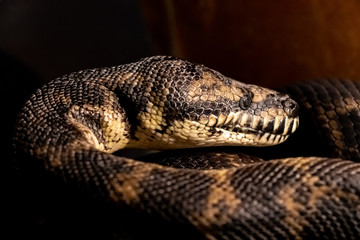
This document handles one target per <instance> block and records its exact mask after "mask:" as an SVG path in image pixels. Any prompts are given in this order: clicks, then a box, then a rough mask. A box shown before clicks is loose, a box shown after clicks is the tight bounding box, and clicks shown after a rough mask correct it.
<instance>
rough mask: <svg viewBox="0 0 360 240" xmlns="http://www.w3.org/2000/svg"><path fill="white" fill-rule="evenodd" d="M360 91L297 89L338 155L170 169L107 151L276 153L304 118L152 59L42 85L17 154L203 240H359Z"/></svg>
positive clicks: (175, 62) (244, 87)
mask: <svg viewBox="0 0 360 240" xmlns="http://www.w3.org/2000/svg"><path fill="white" fill-rule="evenodd" d="M359 89H360V86H359V84H357V83H355V82H350V81H340V80H337V81H335V80H334V81H324V82H323V83H319V82H315V83H312V84H303V85H297V86H295V87H293V88H291V92H292V94H293V96H295V97H298V102H299V104H301V106H302V107H303V108H302V109H305V110H306V109H307V110H310V112H312V114H313V115H315V116H316V117H317V118H318V119H319V120H318V121H317V122H318V125H317V128H318V129H324V132H325V134H324V136H327V137H328V138H329V139H330V140H328V141H329V143H330V145H331V149H335V151H334V152H335V153H336V154H337V156H336V157H339V158H325V157H297V158H286V159H274V160H270V161H262V160H261V159H252V160H251V161H247V160H246V161H245V160H244V159H241V155H239V154H235V155H236V156H235V155H234V154H233V155H231V157H227V156H228V155H217V156H218V158H220V160H221V159H222V158H223V159H224V161H226V164H225V165H226V168H224V167H223V166H220V167H219V166H218V165H219V161H217V162H216V164H215V165H216V166H215V165H214V164H213V162H212V161H211V160H210V159H208V158H207V157H205V158H204V157H203V158H204V161H205V162H206V164H205V165H206V166H205V165H204V164H203V165H202V166H201V167H197V165H201V164H200V163H198V162H197V161H199V162H200V160H199V159H201V158H200V157H199V158H197V157H194V156H193V157H192V158H195V164H194V163H193V165H196V166H195V168H198V169H189V168H186V167H184V166H180V167H171V166H164V165H160V164H156V163H149V162H142V161H137V160H134V159H130V158H125V157H121V156H116V155H113V154H112V153H113V152H115V151H117V150H119V149H123V148H149V149H162V150H164V149H176V148H184V149H186V148H194V147H209V146H224V145H225V146H226V145H229V146H244V145H250V146H270V145H275V144H279V143H281V142H283V141H285V140H286V139H287V138H288V137H289V135H290V134H291V133H293V132H294V131H295V130H296V129H297V127H298V125H299V118H298V112H299V109H298V105H297V103H296V102H295V101H293V100H292V99H291V98H290V97H289V96H288V95H286V94H282V93H279V92H276V91H273V90H269V89H266V88H261V87H258V86H255V85H248V84H243V83H240V82H237V81H235V80H232V79H230V78H228V77H225V76H223V75H221V74H220V73H218V72H216V71H214V70H212V69H209V68H207V67H205V66H203V65H198V64H193V63H190V62H188V61H185V60H181V59H177V58H173V57H166V56H155V57H149V58H145V59H142V60H140V61H138V62H135V63H131V64H126V65H121V66H117V67H110V68H99V69H91V70H84V71H80V72H76V73H72V74H69V75H66V76H63V77H60V78H58V79H55V80H53V81H51V82H50V83H48V84H46V85H44V86H43V87H42V88H41V89H39V90H37V91H36V92H35V93H34V94H33V95H32V97H31V98H30V99H29V100H28V101H27V102H26V104H25V105H24V107H23V109H22V110H21V112H20V114H19V118H18V122H17V128H16V134H15V149H16V152H17V155H18V156H19V158H21V159H23V160H22V161H25V162H26V161H32V162H31V164H34V165H40V166H42V168H44V169H45V170H46V171H47V172H50V173H51V174H52V175H55V176H57V177H58V178H61V179H63V181H64V182H66V183H68V184H69V185H76V186H77V187H79V188H82V189H86V190H87V191H89V192H90V193H91V194H92V195H95V196H98V197H101V198H104V199H107V200H108V201H110V202H112V203H115V204H116V205H117V206H118V207H120V209H127V210H128V211H130V212H131V213H132V212H134V214H136V213H137V212H144V213H145V214H146V215H147V216H153V217H154V218H157V219H159V218H160V219H165V221H166V222H169V223H171V224H174V225H175V226H176V228H175V229H178V230H179V231H183V229H187V228H189V229H192V230H194V232H197V233H198V234H199V235H201V236H202V237H203V238H209V239H257V238H258V239H271V238H272V239H279V238H305V239H309V238H329V239H330V238H347V239H358V237H359V235H360V165H359V164H358V163H355V162H353V161H357V160H358V159H359V154H358V153H359V147H358V142H359V136H360V135H359V134H360V131H358V130H359V128H358V125H357V124H358V122H359V119H360V115H359V101H360V94H359ZM214 155H216V154H214ZM234 156H235V157H234ZM145 158H146V157H145ZM185 158H186V157H185ZM340 158H342V159H349V160H353V161H349V160H342V159H340ZM201 161H202V160H201ZM166 165H171V163H167V164H166ZM220 165H221V164H220ZM204 166H205V167H204ZM209 166H210V167H209ZM193 167H194V166H193ZM204 168H205V169H204ZM120 212H121V211H120ZM119 228H121V226H119ZM174 235H176V233H174Z"/></svg>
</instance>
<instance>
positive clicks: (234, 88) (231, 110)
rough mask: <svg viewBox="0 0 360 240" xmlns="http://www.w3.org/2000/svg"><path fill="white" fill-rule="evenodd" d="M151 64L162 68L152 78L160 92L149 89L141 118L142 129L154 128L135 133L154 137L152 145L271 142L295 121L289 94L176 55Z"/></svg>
mask: <svg viewBox="0 0 360 240" xmlns="http://www.w3.org/2000/svg"><path fill="white" fill-rule="evenodd" d="M148 69H151V68H149V67H148ZM152 69H157V70H156V71H158V72H160V73H162V72H165V71H166V74H160V75H161V76H158V77H157V79H158V81H156V82H153V83H152V89H157V90H158V91H157V93H155V92H152V93H151V94H152V99H154V101H153V100H151V99H150V101H149V102H148V103H147V106H146V108H144V109H147V110H146V111H148V113H147V117H146V118H145V117H142V116H141V117H140V118H139V119H140V120H141V121H144V122H146V121H147V122H148V124H147V125H146V124H143V126H144V127H142V128H141V129H145V128H146V127H148V128H153V129H152V130H151V129H150V130H146V129H145V130H141V131H143V132H146V131H148V132H147V133H141V134H139V136H140V137H141V136H145V135H146V136H147V137H146V138H147V139H148V140H149V138H150V137H149V136H151V135H152V136H155V137H151V138H152V139H151V141H152V142H153V143H152V147H155V148H157V147H156V146H154V145H159V146H166V147H165V148H184V147H198V146H224V145H225V146H226V145H252V146H268V145H275V144H278V143H281V142H283V141H285V140H286V139H287V138H288V137H289V135H290V134H291V133H293V132H294V131H295V130H296V128H297V127H298V125H299V119H298V105H297V103H296V102H295V101H293V100H292V99H291V98H290V97H289V96H288V95H285V94H282V93H279V92H276V91H274V90H270V89H267V88H262V87H259V86H255V85H250V84H244V83H241V82H238V81H236V80H233V79H231V78H228V77H225V76H224V75H222V74H221V73H219V72H217V71H214V70H212V69H210V68H208V67H205V66H203V65H198V64H193V63H190V62H188V61H184V60H179V59H171V60H168V61H167V62H166V61H165V62H164V61H162V62H161V66H159V65H157V66H156V67H153V68H152ZM159 69H160V70H159ZM165 69H166V70H165ZM156 71H155V70H152V73H153V74H154V72H156ZM157 99H161V100H160V101H159V100H157ZM149 118H151V119H152V120H151V119H150V120H149ZM151 122H152V123H153V124H150V123H151ZM145 125H146V126H145ZM154 125H155V126H154ZM149 131H150V132H149ZM151 131H152V132H151ZM160 142H161V144H158V143H160ZM146 144H147V143H146ZM150 145H151V144H150Z"/></svg>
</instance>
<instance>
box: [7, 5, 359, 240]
mask: <svg viewBox="0 0 360 240" xmlns="http://www.w3.org/2000/svg"><path fill="white" fill-rule="evenodd" d="M359 12H360V3H359V2H358V1H356V0H349V1H343V2H341V3H340V2H339V1H335V0H329V1H321V0H314V1H301V0H294V1H276V2H275V1H247V0H234V1H231V0H229V1H222V0H182V1H176V0H173V1H171V0H153V1H152V0H142V1H141V0H103V1H85V0H74V1H61V0H31V1H29V0H0V80H1V83H2V84H3V86H2V87H0V89H1V114H0V116H1V118H2V120H3V128H2V129H3V131H2V134H3V138H2V139H3V140H2V141H4V142H3V144H2V146H5V150H4V152H5V155H4V157H2V159H3V163H4V165H2V166H3V167H1V170H2V174H1V176H2V177H3V181H2V183H4V184H3V187H2V189H3V193H2V195H1V196H3V198H4V199H5V204H3V205H2V206H3V208H4V210H7V212H9V214H6V215H5V217H4V220H5V222H6V223H8V224H6V225H5V229H6V230H9V231H10V232H12V233H13V234H14V235H13V236H18V235H19V234H20V235H24V236H27V232H26V231H25V229H27V228H29V227H33V226H37V225H41V224H42V225H44V223H46V222H44V221H45V220H44V218H43V216H40V218H39V216H36V215H39V212H38V209H37V208H38V207H39V206H41V205H43V204H44V202H45V201H46V199H45V200H42V201H38V202H37V203H36V201H37V200H36V197H35V198H34V196H33V195H36V194H38V193H36V192H32V191H31V189H25V188H28V186H27V185H22V182H21V181H23V180H21V179H19V178H18V175H17V174H16V171H14V170H13V166H12V149H11V137H12V132H13V128H14V123H15V119H16V114H17V112H18V111H19V109H20V107H21V105H22V104H23V103H24V101H25V100H26V99H27V98H28V97H29V96H30V94H31V93H32V92H33V91H34V90H35V89H36V88H38V87H40V86H41V85H42V84H44V83H46V82H48V81H50V80H52V79H54V78H56V77H58V76H61V75H63V74H66V73H69V72H72V71H77V70H80V69H85V68H92V67H102V66H111V65H118V64H123V63H128V62H131V61H135V60H137V59H139V58H142V57H146V56H150V55H155V54H166V55H176V56H179V57H183V58H186V59H189V60H191V61H195V62H200V63H204V64H205V65H208V66H210V67H212V68H214V69H216V70H219V71H221V72H222V73H224V74H225V75H228V76H230V77H233V78H236V79H238V80H241V81H244V82H248V83H255V84H260V85H264V86H267V87H279V86H283V85H286V84H289V83H293V82H296V81H304V80H308V79H314V78H322V77H345V78H353V79H356V80H357V79H360V68H359V62H360V18H359ZM4 123H5V124H4ZM25 186H26V187H25ZM26 194H28V195H26ZM45 205H46V204H45ZM48 205H49V204H48ZM50 205H51V204H50ZM29 209H30V210H29ZM31 209H32V210H31ZM41 214H43V215H44V214H45V215H46V214H47V212H46V209H45V210H43V212H42V213H41ZM41 214H40V215H41ZM57 214H60V213H59V212H57ZM34 215H35V216H34ZM60 215H61V214H60ZM74 221H75V220H74ZM55 223H57V222H56V221H55ZM45 225H46V224H45ZM55 225H56V224H55ZM13 229H15V230H13ZM50 235H51V234H50ZM29 236H34V237H38V238H39V236H38V235H36V234H35V235H34V234H33V235H31V234H30V235H29ZM42 237H43V238H44V239H47V237H49V235H46V234H45V235H44V236H42ZM40 238H41V237H40Z"/></svg>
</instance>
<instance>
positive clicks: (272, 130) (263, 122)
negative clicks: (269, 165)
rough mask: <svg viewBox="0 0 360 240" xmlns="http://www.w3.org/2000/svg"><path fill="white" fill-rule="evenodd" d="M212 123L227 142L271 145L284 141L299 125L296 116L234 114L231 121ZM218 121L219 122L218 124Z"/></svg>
mask: <svg viewBox="0 0 360 240" xmlns="http://www.w3.org/2000/svg"><path fill="white" fill-rule="evenodd" d="M219 119H221V118H217V120H218V121H217V122H216V124H214V125H213V127H214V128H215V130H216V131H217V132H221V133H222V137H223V138H226V139H228V141H229V142H233V143H234V144H239V145H252V146H271V145H276V144H279V143H282V142H284V141H285V140H286V139H287V138H288V137H289V136H290V134H292V133H293V132H295V131H296V129H297V127H298V126H299V118H298V117H289V116H276V117H272V116H269V115H267V116H265V117H264V118H262V117H260V116H256V115H250V114H246V113H245V114H243V115H242V116H240V114H235V115H234V117H233V119H232V121H228V122H226V121H224V122H223V123H221V121H219ZM219 122H220V124H219Z"/></svg>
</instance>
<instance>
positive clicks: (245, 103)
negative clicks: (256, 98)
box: [240, 94, 252, 110]
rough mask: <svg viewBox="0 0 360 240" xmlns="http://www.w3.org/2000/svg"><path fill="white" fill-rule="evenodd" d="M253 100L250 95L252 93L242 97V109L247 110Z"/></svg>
mask: <svg viewBox="0 0 360 240" xmlns="http://www.w3.org/2000/svg"><path fill="white" fill-rule="evenodd" d="M251 102H252V97H251V96H250V94H248V95H245V96H244V97H243V98H241V99H240V108H241V109H242V110H246V109H248V108H249V107H250V105H251Z"/></svg>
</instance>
